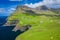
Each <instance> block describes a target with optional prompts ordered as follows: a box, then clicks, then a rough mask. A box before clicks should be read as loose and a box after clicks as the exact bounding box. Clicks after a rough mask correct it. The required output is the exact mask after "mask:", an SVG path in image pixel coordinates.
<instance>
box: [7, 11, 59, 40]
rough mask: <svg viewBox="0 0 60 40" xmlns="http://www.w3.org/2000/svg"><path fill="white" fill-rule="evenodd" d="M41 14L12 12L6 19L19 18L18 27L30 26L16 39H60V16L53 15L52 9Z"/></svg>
mask: <svg viewBox="0 0 60 40" xmlns="http://www.w3.org/2000/svg"><path fill="white" fill-rule="evenodd" d="M42 13H43V12H41V14H42ZM48 13H49V14H48ZM50 13H52V16H51V14H50ZM41 14H40V15H36V14H30V13H23V12H20V13H18V12H14V14H12V15H11V16H10V17H9V19H8V21H9V20H19V23H18V25H19V26H20V27H22V26H24V25H31V26H32V27H31V28H30V29H29V30H28V31H26V32H24V33H23V34H21V35H19V36H18V37H16V40H60V16H56V15H55V16H54V12H52V11H51V12H44V15H41ZM47 14H48V15H47Z"/></svg>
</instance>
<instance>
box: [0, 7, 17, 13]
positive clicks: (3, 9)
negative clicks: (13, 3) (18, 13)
mask: <svg viewBox="0 0 60 40" xmlns="http://www.w3.org/2000/svg"><path fill="white" fill-rule="evenodd" d="M14 10H16V9H15V8H9V9H6V8H0V13H12V12H13V11H14Z"/></svg>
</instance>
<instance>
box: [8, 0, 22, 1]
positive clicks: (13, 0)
mask: <svg viewBox="0 0 60 40" xmlns="http://www.w3.org/2000/svg"><path fill="white" fill-rule="evenodd" d="M9 1H22V0H9Z"/></svg>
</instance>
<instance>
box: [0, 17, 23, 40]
mask: <svg viewBox="0 0 60 40" xmlns="http://www.w3.org/2000/svg"><path fill="white" fill-rule="evenodd" d="M7 18H8V16H0V40H15V38H16V37H17V36H18V35H19V34H21V33H22V32H21V31H20V30H18V31H16V32H14V31H12V29H13V28H14V27H15V26H2V25H4V24H5V23H6V22H7Z"/></svg>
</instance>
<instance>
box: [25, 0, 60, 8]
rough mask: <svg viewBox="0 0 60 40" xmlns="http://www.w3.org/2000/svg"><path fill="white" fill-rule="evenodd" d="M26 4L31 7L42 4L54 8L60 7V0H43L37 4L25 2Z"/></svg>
mask: <svg viewBox="0 0 60 40" xmlns="http://www.w3.org/2000/svg"><path fill="white" fill-rule="evenodd" d="M25 5H26V6H28V7H31V8H35V7H38V6H42V5H46V6H48V7H52V8H58V7H60V0H43V1H42V2H38V3H35V4H32V3H30V4H25Z"/></svg>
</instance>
